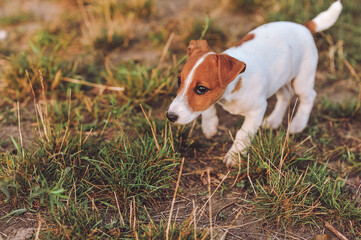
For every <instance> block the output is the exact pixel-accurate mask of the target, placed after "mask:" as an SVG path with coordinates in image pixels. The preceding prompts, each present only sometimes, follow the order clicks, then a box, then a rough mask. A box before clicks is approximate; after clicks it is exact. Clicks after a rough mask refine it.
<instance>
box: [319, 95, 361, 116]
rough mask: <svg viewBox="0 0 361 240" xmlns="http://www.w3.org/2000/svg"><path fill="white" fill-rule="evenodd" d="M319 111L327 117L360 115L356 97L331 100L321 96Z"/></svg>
mask: <svg viewBox="0 0 361 240" xmlns="http://www.w3.org/2000/svg"><path fill="white" fill-rule="evenodd" d="M321 111H322V112H323V113H324V114H325V115H326V116H329V117H333V118H348V119H358V118H360V117H361V104H360V102H359V101H358V100H357V99H354V100H349V99H345V100H344V101H343V102H331V101H329V100H328V99H327V98H325V97H323V98H322V100H321Z"/></svg>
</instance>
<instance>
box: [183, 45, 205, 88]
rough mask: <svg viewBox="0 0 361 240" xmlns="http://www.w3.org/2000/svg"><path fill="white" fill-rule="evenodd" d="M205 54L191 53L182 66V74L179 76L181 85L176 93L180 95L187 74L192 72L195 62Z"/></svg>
mask: <svg viewBox="0 0 361 240" xmlns="http://www.w3.org/2000/svg"><path fill="white" fill-rule="evenodd" d="M208 52H209V51H208ZM206 53H207V52H197V53H193V54H192V55H191V56H190V57H189V58H188V60H187V62H186V64H185V65H184V67H183V69H182V72H181V74H180V77H181V85H180V87H179V88H178V92H177V94H178V93H180V92H181V91H182V89H183V87H184V82H185V80H186V79H187V77H188V75H189V73H190V72H191V71H192V69H193V67H194V65H196V63H197V61H198V60H199V59H200V58H201V57H203V55H204V54H206Z"/></svg>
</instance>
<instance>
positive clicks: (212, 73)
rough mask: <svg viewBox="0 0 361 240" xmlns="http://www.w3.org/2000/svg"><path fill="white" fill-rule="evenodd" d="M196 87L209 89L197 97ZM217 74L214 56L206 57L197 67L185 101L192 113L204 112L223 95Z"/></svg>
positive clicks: (223, 89)
mask: <svg viewBox="0 0 361 240" xmlns="http://www.w3.org/2000/svg"><path fill="white" fill-rule="evenodd" d="M197 85H202V86H205V87H206V88H208V89H210V90H209V91H208V92H207V93H206V94H205V95H197V94H196V93H195V92H194V88H195V87H196V86H197ZM224 91H225V88H222V87H221V84H220V81H219V80H218V74H217V57H216V55H209V56H207V57H206V58H205V59H204V61H203V62H202V63H201V64H200V65H199V66H198V68H197V70H196V71H195V73H194V75H193V80H192V82H191V84H190V86H189V89H188V90H187V93H186V95H187V98H188V99H187V101H188V103H189V106H190V108H191V109H192V110H193V111H194V112H199V111H204V110H206V109H207V108H209V107H210V106H211V105H212V104H213V103H215V102H216V101H217V100H218V99H219V98H220V97H221V96H222V95H223V93H224Z"/></svg>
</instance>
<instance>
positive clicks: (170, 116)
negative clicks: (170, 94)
mask: <svg viewBox="0 0 361 240" xmlns="http://www.w3.org/2000/svg"><path fill="white" fill-rule="evenodd" d="M166 116H167V118H168V119H169V121H171V122H175V121H177V119H178V115H177V114H175V113H172V112H167V114H166Z"/></svg>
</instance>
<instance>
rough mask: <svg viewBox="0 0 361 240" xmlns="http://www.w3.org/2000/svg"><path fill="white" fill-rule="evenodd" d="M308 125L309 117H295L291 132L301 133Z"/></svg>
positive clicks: (291, 124)
mask: <svg viewBox="0 0 361 240" xmlns="http://www.w3.org/2000/svg"><path fill="white" fill-rule="evenodd" d="M306 126H307V119H296V118H295V119H293V120H292V121H291V123H290V133H300V132H302V131H303V130H304V129H305V128H306Z"/></svg>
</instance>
